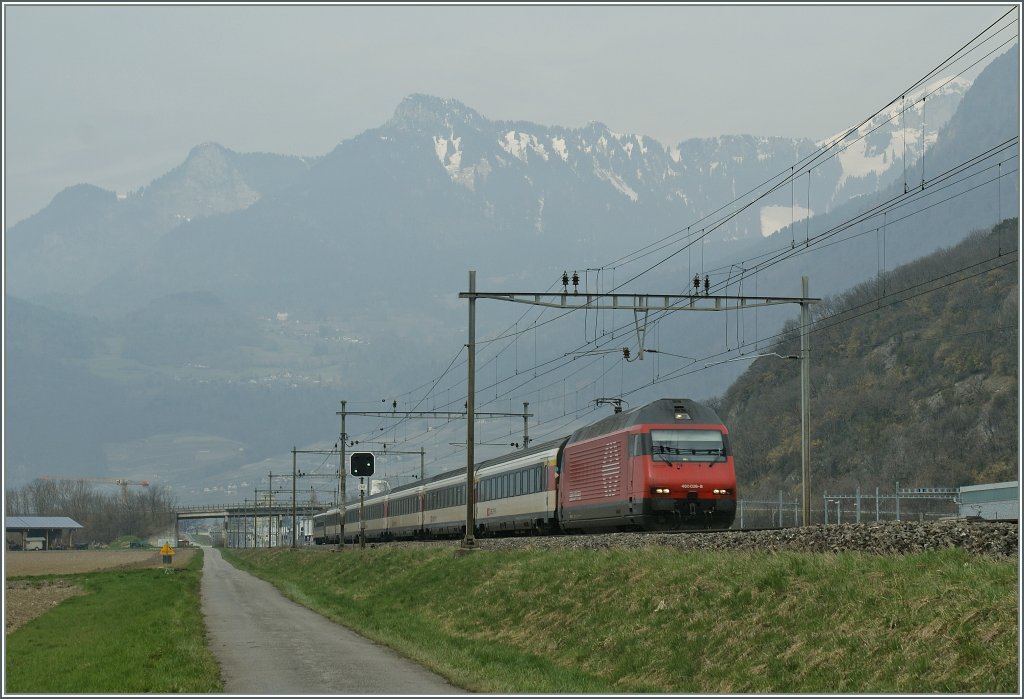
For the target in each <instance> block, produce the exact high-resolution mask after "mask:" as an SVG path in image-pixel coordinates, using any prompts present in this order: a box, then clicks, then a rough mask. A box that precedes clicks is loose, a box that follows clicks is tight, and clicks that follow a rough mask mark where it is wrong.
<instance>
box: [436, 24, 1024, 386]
mask: <svg viewBox="0 0 1024 699" xmlns="http://www.w3.org/2000/svg"><path fill="white" fill-rule="evenodd" d="M1007 14H1009V13H1007ZM1003 17H1004V18H1005V17H1006V15H1004V16H1003ZM995 24H996V23H993V25H992V26H995ZM990 28H991V27H990ZM984 33H985V32H982V33H980V34H979V35H978V36H977V37H975V40H976V39H978V38H979V37H981V36H983V35H984ZM973 41H974V40H972V42H973ZM968 45H969V44H968ZM973 50H974V49H971V51H973ZM959 53H961V52H960V51H958V52H956V53H954V54H953V55H952V56H951V57H950V59H947V63H948V62H949V61H950V60H951V59H953V58H954V57H956V56H957V55H958V54H959ZM967 53H970V52H967ZM954 62H955V61H954ZM939 67H941V65H940V66H939ZM937 70H938V68H936V69H934V70H933V71H932V72H931V73H929V74H927V75H926V76H924V77H923V78H921V79H920V80H919V81H918V83H919V84H923V83H924V82H925V81H926V80H927V79H929V78H930V76H931V75H933V74H934V73H935V72H936V71H937ZM913 89H914V86H911V88H908V89H907V90H904V94H901V97H902V98H905V95H906V94H907V93H909V92H911V90H913ZM882 111H884V108H883V110H879V112H876V114H875V116H877V114H879V113H881V112H882ZM869 120H870V118H869V119H867V120H865V121H864V122H862V123H861V124H860V125H858V127H855V128H854V129H851V130H849V131H847V132H846V134H845V135H846V136H849V135H850V134H852V133H854V132H855V131H856V130H857V129H858V128H859V127H860V126H863V124H865V123H867V122H868V121H869ZM841 142H842V139H836V140H833V141H832V142H831V146H835V145H836V144H839V143H841ZM924 145H925V144H924V143H922V148H923V147H924ZM811 162H812V163H813V162H814V161H811ZM813 167H815V165H809V166H808V167H807V169H806V173H807V176H808V190H809V189H810V184H811V182H810V179H811V172H812V169H813ZM790 172H791V174H792V175H795V176H802V175H803V174H804V172H805V170H804V168H803V167H801V168H800V170H799V172H797V170H796V168H795V166H793V167H791V168H790ZM1010 172H1015V170H1013V171H1010ZM1003 174H1004V173H1003V171H1002V166H1001V164H1000V165H999V174H998V175H997V180H999V179H1001V177H1002V176H1003ZM770 181H771V180H769V182H770ZM937 181H938V180H937V179H933V182H937ZM789 182H790V184H791V187H792V184H793V177H792V176H791V177H790V178H789ZM783 184H784V182H783ZM922 188H923V187H922ZM997 189H998V184H997ZM751 191H752V192H753V191H755V190H751ZM938 203H941V202H938ZM934 205H937V203H936V204H933V205H932V206H934ZM728 207H729V205H728V204H727V205H725V206H723V207H720V208H719V209H717V210H716V211H715V212H712V214H711V215H709V216H712V215H714V214H717V213H719V212H722V211H726V210H727V209H728ZM892 208H896V207H895V206H893V207H892ZM892 208H889V209H881V210H880V211H881V212H882V215H883V216H884V217H885V221H886V222H888V212H889V211H891V210H892ZM808 209H809V210H810V209H811V207H810V193H809V192H808ZM733 213H735V212H733ZM808 213H809V212H808ZM876 215H877V212H876ZM912 215H914V213H913V212H912V213H909V214H907V216H906V217H909V216H912ZM729 216H730V215H729V214H726V215H725V216H723V217H722V218H721V219H719V220H714V221H712V225H714V226H715V227H716V228H717V227H720V226H721V225H725V223H726V222H727V221H728V220H729ZM904 218H905V217H904ZM793 219H794V222H795V209H794V215H793ZM708 220H710V219H709V218H708V217H704V218H702V219H700V220H699V221H698V223H701V222H705V221H708ZM894 220H902V219H894ZM807 226H808V227H807V228H805V230H806V231H807V232H806V233H805V246H804V247H805V248H811V249H814V248H815V244H816V245H817V246H818V247H817V249H822V248H824V247H828V246H830V245H833V244H837V243H839V242H843V240H834V238H835V237H836V236H838V235H839V234H840V233H842V232H844V231H845V230H847V229H841V230H835V229H833V230H831V231H830V232H829V233H830V234H831V235H829V236H826V235H824V234H825V233H826V232H822V234H816V235H815V236H813V237H812V236H810V234H809V221H808V223H807ZM690 230H691V229H690V227H689V226H688V227H687V229H686V241H685V243H686V244H685V247H684V248H683V249H686V250H691V249H692V245H694V244H696V242H697V241H698V240H699V241H700V242H701V244H702V253H703V249H704V243H705V239H706V238H707V236H708V234H709V233H710V232H711V229H710V227H709V226H706V227H705V228H703V229H701V232H700V235H699V236H691V235H690ZM673 235H676V234H673ZM858 235H859V234H858ZM855 237H857V236H856V235H854V236H851V238H855ZM670 238H672V236H666V237H665V238H662V239H661V240H660V241H655V243H652V244H651V245H648V246H645V247H644V248H641V251H644V250H649V249H651V246H652V245H656V244H657V243H660V242H662V241H668V240H669V239H670ZM848 239H850V238H848ZM825 241H828V242H825ZM791 247H792V246H791ZM638 252H640V251H638ZM801 252H802V251H801ZM635 254H636V253H631V255H635ZM648 254H649V253H648ZM765 255H767V256H768V258H767V259H768V262H767V263H766V264H764V265H761V266H756V265H755V266H754V267H753V268H752V269H751V273H753V274H754V275H756V274H757V272H758V271H759V270H762V269H764V268H767V267H769V266H771V265H773V264H777V263H778V262H779V261H781V260H782V259H786V257H785V256H779V255H774V256H773V255H771V254H770V253H765ZM772 258H774V259H772ZM625 259H626V258H619V261H622V260H625ZM632 259H633V260H638V259H642V257H635V258H632ZM616 267H617V266H616V265H611V267H610V268H611V269H612V270H613V273H614V270H615V269H616ZM653 268H654V266H651V267H648V268H647V270H645V271H644V272H643V273H646V272H647V271H650V270H651V269H653ZM599 269H600V268H599ZM690 270H691V271H692V266H691V267H690ZM643 273H641V274H643ZM704 273H706V272H705V271H703V270H702V274H704ZM638 276H640V275H637V276H634V277H631V278H630V279H629V280H627V281H625V282H622V283H614V282H613V285H612V287H613V289H620V288H622V287H623V286H625V285H626V284H628V283H630V282H632V281H633V280H635V279H636V278H637V277H638ZM717 286H718V284H717V282H716V287H717ZM599 289H600V290H603V288H601V287H599ZM528 314H529V312H527V313H524V314H523V316H522V317H521V318H524V319H525V318H526V317H528ZM552 315H555V316H556V317H553V318H549V319H546V320H544V321H540V319H541V318H542V317H543V316H544V311H541V312H540V313H539V314H538V315H537V319H538V320H537V321H534V323H533V324H532V325H531V326H530V327H529V328H528V330H524V329H522V328H520V327H519V325H518V321H517V322H516V323H513V324H512V326H511V332H510V333H503V334H502V335H499V337H496V338H492V339H491V340H489V342H496V341H498V340H500V339H503V338H504V337H508V338H510V339H511V343H512V345H513V346H515V344H514V343H515V342H516V341H517V338H518V335H519V334H520V333H521V332H525V331H532V332H533V333H534V361H533V366H532V373H533V374H534V376H533V377H531V378H543V377H545V376H549V375H550V374H552V373H553V372H556V371H558V369H559V368H560V367H563V366H565V364H566V361H565V360H564V359H561V361H560V359H559V358H557V357H556V358H553V359H550V360H547V361H545V362H540V361H539V359H540V358H539V356H538V354H537V336H538V328H539V327H542V326H546V325H548V324H550V323H554V322H556V321H557V320H559V319H561V318H562V317H564V316H565V315H567V313H562V314H552ZM654 327H657V319H655V320H654ZM622 328H623V326H620V327H619V328H615V327H613V328H612V329H611V331H608V329H607V327H605V328H602V330H601V333H600V334H599V333H598V332H597V331H596V330H595V334H594V338H593V340H589V339H588V341H587V344H592V345H594V346H607V345H608V344H609V343H611V342H614V338H616V337H617V334H618V333H619V332H620V331H621V330H622ZM759 341H761V340H760V338H759V337H758V335H757V333H756V331H755V342H759ZM744 344H745V343H742V342H738V345H739V346H740V347H743V346H744ZM460 356H461V351H460V353H458V354H457V355H456V356H455V357H454V358H453V359H452V362H451V363H450V364H449V366H448V368H447V369H446V370H445V372H444V373H443V374H442V375H441V376H439V377H438V378H437V379H436V380H435V381H434V382H433V383H432V385H431V386H430V388H429V389H428V390H427V392H426V393H425V394H424V396H423V397H422V398H421V400H425V399H426V398H427V397H428V396H430V395H432V393H433V392H434V391H435V390H436V389H437V387H438V386H439V385H440V383H441V381H442V380H443V379H444V378H445V377H446V376H447V375H450V373H451V371H452V369H453V368H454V367H455V366H462V365H463V364H464V363H463V364H459V363H458V359H459V357H460ZM497 356H500V353H499V354H497V355H495V358H496V357H497ZM563 357H564V355H563ZM539 369H543V371H541V373H540V374H539V375H538V373H537V372H538V370H539ZM526 373H531V369H526ZM575 373H578V371H577V372H574V374H575ZM518 374H519V372H518V365H517V371H516V375H517V376H518ZM602 375H603V374H602ZM505 380H506V381H507V380H508V379H505ZM461 382H462V381H461V380H460V384H461ZM501 382H502V380H500V377H498V376H497V374H496V380H495V385H494V386H491V387H488V390H489V389H491V388H493V389H495V390H497V388H498V384H500V383H501ZM524 387H525V386H517V387H513V388H510V389H507V390H506V391H505V392H504V393H501V392H499V393H498V394H499V395H502V396H507V395H509V391H514V390H517V389H520V390H521V389H522V388H524ZM449 390H450V389H449Z"/></svg>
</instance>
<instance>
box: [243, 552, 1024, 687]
mask: <svg viewBox="0 0 1024 699" xmlns="http://www.w3.org/2000/svg"><path fill="white" fill-rule="evenodd" d="M224 555H225V557H226V558H227V559H228V560H230V561H233V562H235V564H236V565H238V566H240V567H242V568H244V569H247V570H250V571H251V572H253V573H255V574H256V575H258V576H260V577H262V578H265V579H267V580H269V581H271V582H273V583H274V584H275V585H277V586H278V588H280V589H281V590H282V591H283V592H285V594H287V595H288V596H289V597H291V598H292V599H295V600H296V601H298V602H300V603H302V604H305V605H307V606H309V607H311V608H313V609H315V610H317V611H320V612H321V613H323V614H324V615H326V616H328V617H329V618H332V619H334V620H336V621H338V622H340V623H342V624H344V625H346V626H348V627H350V628H352V629H354V630H356V631H358V632H359V633H361V634H363V635H365V636H367V637H369V638H371V639H373V640H375V641H378V642H381V643H384V644H386V645H388V646H391V647H393V648H395V649H396V650H398V651H399V652H401V653H403V654H404V655H406V656H408V657H411V658H412V659H414V660H416V661H418V662H420V663H422V664H423V665H425V666H427V667H429V668H431V669H433V670H434V671H436V672H439V673H440V674H442V675H444V676H446V677H448V678H449V679H450V680H451V681H452V682H453V683H454V684H456V685H458V686H461V687H464V688H466V689H469V690H472V691H476V692H490V693H527V692H528V693H613V692H614V693H641V692H657V693H700V694H704V693H711V694H715V693H856V694H863V693H880V694H889V693H969V692H972V693H973V692H977V693H996V692H998V693H1010V694H1014V693H1017V691H1018V689H1019V687H1018V661H1019V656H1018V647H1017V614H1018V574H1017V569H1018V564H1017V561H1016V560H1013V561H994V560H989V559H982V558H972V557H969V556H967V555H966V554H964V553H962V552H959V551H956V550H947V551H941V552H934V553H924V554H915V555H907V556H885V557H883V556H871V555H857V554H837V555H832V554H797V553H786V554H748V553H720V552H719V553H683V552H679V551H674V550H671V549H667V548H653V547H652V548H645V549H638V550H615V549H612V550H599V551H593V550H586V551H572V550H553V551H506V552H487V551H481V552H478V553H474V554H473V555H469V556H463V557H456V556H454V553H453V549H450V548H431V549H409V548H403V549H396V548H391V549H387V548H378V549H364V550H358V549H357V550H347V551H345V552H326V551H323V550H315V551H314V550H302V549H299V550H295V551H292V550H287V549H284V550H265V549H264V550H260V549H257V550H252V549H248V550H225V551H224Z"/></svg>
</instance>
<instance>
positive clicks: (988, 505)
mask: <svg viewBox="0 0 1024 699" xmlns="http://www.w3.org/2000/svg"><path fill="white" fill-rule="evenodd" d="M957 504H958V505H959V506H960V516H961V517H980V518H981V519H1012V520H1016V519H1018V517H1019V513H1020V490H1019V487H1018V481H1007V482H1005V483H985V484H983V485H965V486H961V487H960V497H959V498H958V499H957Z"/></svg>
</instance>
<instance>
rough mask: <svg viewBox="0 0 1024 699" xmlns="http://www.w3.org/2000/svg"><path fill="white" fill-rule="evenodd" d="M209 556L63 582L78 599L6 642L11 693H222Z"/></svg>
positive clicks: (70, 577) (64, 577)
mask: <svg viewBox="0 0 1024 699" xmlns="http://www.w3.org/2000/svg"><path fill="white" fill-rule="evenodd" d="M202 560H203V557H202V552H201V551H199V552H197V554H196V555H195V557H194V558H193V559H192V561H191V563H190V564H189V566H188V567H187V568H183V569H177V570H174V571H173V572H170V573H168V572H166V571H165V570H163V569H160V568H155V569H154V568H149V569H142V570H125V571H114V572H100V573H84V574H79V575H61V576H45V577H44V576H40V577H35V578H33V580H45V579H46V578H47V577H59V578H60V579H62V580H67V581H69V582H72V583H74V584H76V585H78V586H80V587H81V588H83V589H84V590H86V591H87V593H88V594H86V595H83V596H80V597H73V598H71V599H67V600H65V601H64V602H62V603H61V604H60V605H59V606H57V607H56V608H54V609H52V610H51V611H49V612H47V613H46V614H43V615H42V616H40V617H38V618H36V619H34V620H33V621H31V622H29V623H28V624H26V625H25V626H23V627H22V628H20V629H18V630H16V631H14V632H13V633H11V634H10V635H8V636H7V639H6V643H5V646H6V647H5V652H6V684H5V687H4V690H5V693H33V694H66V693H94V694H114V693H117V694H125V693H127V694H136V693H157V694H165V693H208V692H221V691H223V685H222V684H221V681H220V673H219V667H218V666H217V663H216V661H215V660H214V658H213V656H212V655H211V653H210V651H209V649H208V648H207V646H206V634H205V628H206V627H205V625H204V624H203V618H202V611H201V607H200V597H199V583H200V579H201V578H200V576H201V575H202V572H201V569H202Z"/></svg>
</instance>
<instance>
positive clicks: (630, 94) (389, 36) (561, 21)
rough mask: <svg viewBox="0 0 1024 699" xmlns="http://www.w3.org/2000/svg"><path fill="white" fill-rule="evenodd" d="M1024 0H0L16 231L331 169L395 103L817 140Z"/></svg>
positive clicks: (641, 128) (8, 202)
mask: <svg viewBox="0 0 1024 699" xmlns="http://www.w3.org/2000/svg"><path fill="white" fill-rule="evenodd" d="M1014 4H1019V3H1010V4H1007V3H1001V4H988V5H983V4H971V5H959V4H956V5H950V4H945V5H904V6H894V5H884V4H883V5H827V4H826V5H775V6H772V5H755V6H749V5H747V6H743V5H721V4H719V5H703V6H702V5H643V6H638V5H632V4H631V5H611V6H609V5H591V6H580V5H576V6H558V5H541V6H536V5H533V6H531V5H506V6H494V5H477V6H465V5H463V6H456V5H447V6H446V5H419V6H408V5H406V6H395V5H305V6H295V5H247V6H217V5H174V4H171V5H137V6H123V5H121V6H110V5H107V6H100V5H94V6H89V5H30V4H17V3H6V4H5V5H4V12H3V23H4V27H3V33H4V146H3V147H4V225H5V228H6V227H8V226H10V225H13V224H14V223H16V222H17V221H19V220H21V219H23V218H26V217H27V216H29V215H31V214H33V213H35V212H37V211H38V210H39V209H41V208H43V207H44V206H46V204H47V203H49V201H50V200H51V199H52V198H53V196H54V195H55V194H56V193H57V192H59V191H60V190H61V189H63V188H65V187H68V186H71V185H74V184H78V183H82V182H87V183H90V184H95V185H98V186H100V187H104V188H106V189H110V190H114V191H119V192H124V191H127V190H130V189H136V188H138V187H141V186H144V185H147V184H149V183H150V182H151V181H152V180H153V179H155V178H157V177H159V176H160V175H162V174H164V173H165V172H167V171H168V170H170V169H171V168H173V167H175V166H177V165H178V164H180V163H181V162H182V161H183V160H184V158H185V157H186V155H187V154H188V152H189V150H190V149H191V148H192V147H193V146H195V145H197V144H199V143H203V142H206V141H216V142H218V143H221V144H223V145H224V146H226V147H228V148H231V149H233V150H236V151H240V152H252V151H266V152H274V153H286V154H293V155H322V154H324V153H327V152H328V151H330V150H331V149H332V148H334V146H336V145H337V144H338V143H340V142H341V141H344V140H345V139H348V138H352V137H353V136H356V135H358V134H359V133H361V132H363V131H365V130H367V129H371V128H374V127H377V126H380V125H381V124H383V123H384V122H385V121H387V120H388V119H389V118H390V117H391V115H392V113H393V111H394V109H395V107H396V106H397V105H398V103H399V102H400V101H401V100H402V98H404V97H405V96H407V95H409V94H412V93H416V92H422V93H427V94H431V95H435V96H438V97H451V98H455V99H458V100H460V101H461V102H463V103H464V104H466V105H467V106H469V107H471V108H473V109H475V110H477V111H478V112H480V113H481V114H482V115H483V116H484V117H486V118H489V119H494V120H504V119H509V120H512V119H521V120H525V121H532V122H536V123H539V124H544V125H559V126H565V127H580V126H583V125H584V124H586V123H587V122H588V121H600V122H603V123H605V124H607V125H608V126H609V127H610V128H611V129H613V130H615V131H619V132H625V133H638V134H643V135H647V136H651V137H653V138H656V139H657V140H659V141H661V142H662V143H663V144H666V145H667V144H676V143H678V142H679V141H681V140H684V139H687V138H691V137H697V136H716V135H721V134H740V133H749V134H754V135H759V136H806V137H811V138H823V137H825V136H830V135H832V134H834V133H836V132H838V131H840V130H842V129H843V128H845V127H847V126H850V125H852V123H854V122H856V121H858V120H859V119H860V118H862V117H865V116H867V115H869V114H870V113H872V112H873V111H874V110H875V109H877V108H880V107H882V106H883V105H885V104H886V103H887V102H888V101H889V100H890V99H892V98H893V97H894V96H896V95H898V94H899V91H900V90H901V89H902V88H903V87H905V86H906V85H908V84H909V83H912V82H913V81H915V80H917V79H918V78H919V77H921V76H923V75H924V74H926V73H927V72H928V71H929V70H930V69H931V68H932V67H933V66H935V65H936V64H938V63H939V62H941V61H942V60H943V59H945V58H947V57H948V56H950V55H951V54H952V53H954V52H955V51H956V50H957V49H958V48H960V47H961V46H962V45H963V44H966V43H967V42H968V41H970V40H971V39H972V38H974V36H975V35H977V34H978V33H979V32H981V31H982V30H984V29H985V28H986V27H987V26H988V25H989V24H990V23H992V22H993V21H995V20H996V19H998V18H999V17H1000V16H1002V15H1003V14H1004V13H1005V12H1006V11H1007V10H1008V9H1009V8H1010V7H1012V6H1013V5H1014Z"/></svg>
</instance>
